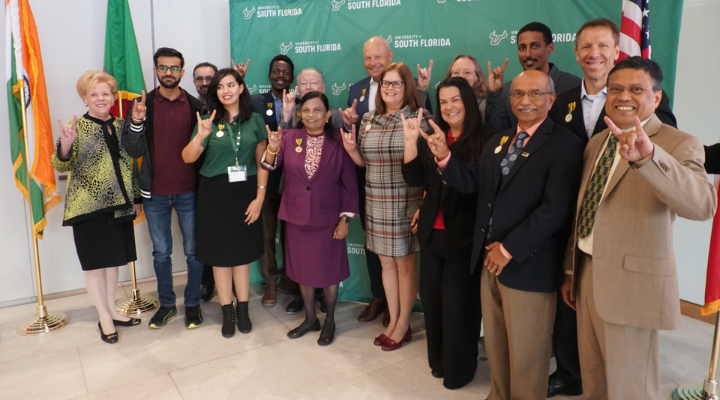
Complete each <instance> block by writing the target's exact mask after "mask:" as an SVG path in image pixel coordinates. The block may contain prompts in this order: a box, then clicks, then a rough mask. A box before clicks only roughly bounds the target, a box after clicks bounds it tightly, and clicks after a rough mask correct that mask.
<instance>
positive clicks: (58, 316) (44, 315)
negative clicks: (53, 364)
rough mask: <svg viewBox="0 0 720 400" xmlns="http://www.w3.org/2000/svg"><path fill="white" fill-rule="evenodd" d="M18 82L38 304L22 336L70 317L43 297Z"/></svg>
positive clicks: (43, 330) (35, 333)
mask: <svg viewBox="0 0 720 400" xmlns="http://www.w3.org/2000/svg"><path fill="white" fill-rule="evenodd" d="M19 83H20V101H21V102H22V123H23V142H24V143H25V155H24V157H25V178H26V179H27V191H28V206H29V207H30V229H31V231H32V242H33V255H34V261H35V283H36V284H37V293H38V294H37V301H38V306H37V311H36V313H35V317H28V318H26V319H23V320H22V321H20V322H19V323H18V325H17V328H16V329H15V330H16V331H17V333H19V334H21V335H24V336H40V335H44V334H47V333H50V332H54V331H56V330H58V329H60V328H62V327H64V326H66V325H67V324H68V323H69V322H70V319H69V318H68V317H67V315H65V313H63V312H55V313H49V312H48V309H47V306H46V305H45V299H44V297H43V287H42V275H41V274H40V251H39V249H38V240H37V237H35V218H34V217H33V210H32V209H33V207H32V199H31V198H30V191H31V186H30V185H31V183H30V166H29V165H28V143H27V132H28V130H27V115H26V114H25V112H26V110H25V80H19Z"/></svg>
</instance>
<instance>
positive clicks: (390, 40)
mask: <svg viewBox="0 0 720 400" xmlns="http://www.w3.org/2000/svg"><path fill="white" fill-rule="evenodd" d="M387 42H388V43H392V35H388V38H387Z"/></svg>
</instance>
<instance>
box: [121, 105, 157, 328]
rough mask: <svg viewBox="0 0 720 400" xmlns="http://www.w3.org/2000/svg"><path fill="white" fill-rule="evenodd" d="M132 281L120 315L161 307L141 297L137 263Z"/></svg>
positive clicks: (131, 275) (122, 302)
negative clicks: (136, 271)
mask: <svg viewBox="0 0 720 400" xmlns="http://www.w3.org/2000/svg"><path fill="white" fill-rule="evenodd" d="M118 101H119V104H118V114H120V118H122V117H123V106H122V102H123V101H122V99H118ZM130 280H131V281H132V287H133V288H132V296H130V298H129V299H124V300H118V302H117V303H115V308H116V309H117V310H118V311H119V312H120V314H122V315H126V316H128V317H130V316H134V315H140V314H143V313H146V312H149V311H152V310H154V309H156V308H157V307H158V306H159V305H160V302H159V301H158V300H156V299H153V298H147V297H145V298H144V297H142V296H140V289H138V286H137V276H136V275H135V261H130Z"/></svg>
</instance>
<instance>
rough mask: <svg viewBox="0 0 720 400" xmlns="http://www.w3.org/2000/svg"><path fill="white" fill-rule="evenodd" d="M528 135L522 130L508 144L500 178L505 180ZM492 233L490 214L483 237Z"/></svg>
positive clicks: (488, 236) (501, 165)
mask: <svg viewBox="0 0 720 400" xmlns="http://www.w3.org/2000/svg"><path fill="white" fill-rule="evenodd" d="M528 136H530V135H529V134H528V133H527V132H525V131H522V132H520V133H518V135H517V138H515V143H513V144H511V145H510V148H509V149H508V152H507V154H505V157H504V158H503V160H502V162H501V163H500V173H501V174H502V180H503V181H505V177H506V176H507V175H508V174H509V173H510V169H512V166H513V164H515V160H517V158H518V154H520V153H522V149H523V141H524V140H525V139H526V138H527V137H528ZM491 235H492V215H491V216H490V220H488V230H487V235H485V237H486V238H487V239H490V236H491Z"/></svg>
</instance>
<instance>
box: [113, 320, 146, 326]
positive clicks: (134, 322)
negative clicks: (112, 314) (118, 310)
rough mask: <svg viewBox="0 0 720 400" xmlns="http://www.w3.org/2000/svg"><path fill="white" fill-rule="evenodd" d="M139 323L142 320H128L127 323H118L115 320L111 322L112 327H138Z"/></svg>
mask: <svg viewBox="0 0 720 400" xmlns="http://www.w3.org/2000/svg"><path fill="white" fill-rule="evenodd" d="M140 322H142V320H141V319H140V318H130V320H128V321H118V320H116V319H114V320H113V325H115V326H135V325H140Z"/></svg>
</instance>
